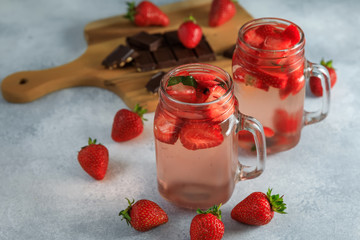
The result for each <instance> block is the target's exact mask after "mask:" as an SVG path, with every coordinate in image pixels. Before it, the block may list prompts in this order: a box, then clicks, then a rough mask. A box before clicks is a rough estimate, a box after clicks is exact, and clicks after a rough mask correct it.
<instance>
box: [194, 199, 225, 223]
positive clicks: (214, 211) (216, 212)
mask: <svg viewBox="0 0 360 240" xmlns="http://www.w3.org/2000/svg"><path fill="white" fill-rule="evenodd" d="M221 205H222V203H220V204H219V206H217V205H214V206H213V207H211V208H209V209H208V210H206V211H203V210H201V209H200V208H199V209H198V210H196V212H197V213H198V214H207V213H211V214H212V215H214V216H215V217H217V218H218V219H219V220H221V210H220V207H221Z"/></svg>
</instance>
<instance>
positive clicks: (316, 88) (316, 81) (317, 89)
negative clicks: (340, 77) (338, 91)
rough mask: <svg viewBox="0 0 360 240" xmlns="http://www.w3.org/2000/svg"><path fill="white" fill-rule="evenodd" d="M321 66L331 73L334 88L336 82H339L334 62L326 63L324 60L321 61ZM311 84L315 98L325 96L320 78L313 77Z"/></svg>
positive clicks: (331, 83) (331, 82)
mask: <svg viewBox="0 0 360 240" xmlns="http://www.w3.org/2000/svg"><path fill="white" fill-rule="evenodd" d="M321 65H323V66H324V67H326V69H327V70H328V71H329V75H330V85H331V88H332V87H333V86H334V85H335V83H336V80H337V76H336V72H335V68H334V67H333V66H332V60H330V61H327V62H325V61H324V59H323V60H321ZM309 84H310V90H311V92H312V93H313V94H314V95H315V96H317V97H321V96H322V95H323V90H322V87H321V80H320V78H318V77H313V76H312V77H310V80H309Z"/></svg>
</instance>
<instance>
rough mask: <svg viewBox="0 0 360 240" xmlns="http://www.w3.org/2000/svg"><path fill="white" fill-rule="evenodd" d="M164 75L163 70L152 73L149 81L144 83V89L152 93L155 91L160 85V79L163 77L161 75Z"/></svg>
mask: <svg viewBox="0 0 360 240" xmlns="http://www.w3.org/2000/svg"><path fill="white" fill-rule="evenodd" d="M164 75H165V72H163V71H161V72H157V73H156V74H155V75H153V76H152V77H151V78H150V80H149V82H148V83H147V84H146V86H145V87H146V89H147V90H148V91H149V92H152V93H157V92H158V90H159V87H160V81H161V79H162V78H163V76H164Z"/></svg>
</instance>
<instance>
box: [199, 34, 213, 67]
mask: <svg viewBox="0 0 360 240" xmlns="http://www.w3.org/2000/svg"><path fill="white" fill-rule="evenodd" d="M194 52H195V54H196V56H197V58H198V59H199V61H200V62H202V61H205V62H208V61H214V60H216V56H215V53H214V51H213V50H212V48H211V47H210V44H209V43H208V41H207V40H206V39H205V38H203V39H201V41H200V43H199V44H198V45H197V46H196V47H195V48H194Z"/></svg>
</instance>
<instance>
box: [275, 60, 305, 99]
mask: <svg viewBox="0 0 360 240" xmlns="http://www.w3.org/2000/svg"><path fill="white" fill-rule="evenodd" d="M303 70H304V67H303V66H301V67H300V68H299V69H298V70H296V71H293V72H292V73H290V74H289V78H288V81H287V83H286V87H285V88H284V89H281V90H280V91H279V95H280V99H282V100H284V99H286V98H287V97H288V96H289V95H290V94H292V95H296V94H297V93H299V92H300V91H301V89H303V87H304V86H305V77H304V73H303Z"/></svg>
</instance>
